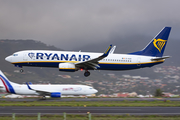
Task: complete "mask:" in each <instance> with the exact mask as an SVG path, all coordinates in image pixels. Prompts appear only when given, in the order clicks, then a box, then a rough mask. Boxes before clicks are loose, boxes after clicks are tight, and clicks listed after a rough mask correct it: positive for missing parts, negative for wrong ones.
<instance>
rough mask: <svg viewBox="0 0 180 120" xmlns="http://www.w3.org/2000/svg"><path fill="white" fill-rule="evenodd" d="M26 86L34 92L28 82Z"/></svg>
mask: <svg viewBox="0 0 180 120" xmlns="http://www.w3.org/2000/svg"><path fill="white" fill-rule="evenodd" d="M26 85H27V87H28V88H29V89H30V90H32V88H31V87H30V86H29V84H28V83H27V82H26Z"/></svg>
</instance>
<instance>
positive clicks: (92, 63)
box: [75, 45, 112, 69]
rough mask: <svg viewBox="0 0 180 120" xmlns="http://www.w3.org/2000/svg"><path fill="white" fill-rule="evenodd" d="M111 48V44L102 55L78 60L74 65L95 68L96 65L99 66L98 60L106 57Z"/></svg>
mask: <svg viewBox="0 0 180 120" xmlns="http://www.w3.org/2000/svg"><path fill="white" fill-rule="evenodd" d="M111 48H112V45H110V46H109V47H108V49H107V50H106V51H105V52H104V54H103V55H101V56H99V57H97V58H94V59H91V60H87V61H83V62H78V63H76V64H75V66H76V67H79V68H81V67H83V68H93V69H97V67H100V66H99V65H98V64H99V62H98V61H100V60H102V59H103V58H105V57H107V56H108V55H109V52H110V50H111Z"/></svg>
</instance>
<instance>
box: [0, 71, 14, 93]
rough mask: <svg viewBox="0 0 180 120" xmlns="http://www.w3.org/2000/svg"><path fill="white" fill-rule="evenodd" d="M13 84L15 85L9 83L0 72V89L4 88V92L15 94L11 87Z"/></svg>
mask: <svg viewBox="0 0 180 120" xmlns="http://www.w3.org/2000/svg"><path fill="white" fill-rule="evenodd" d="M13 84H16V83H13V82H11V81H9V80H8V78H7V77H6V76H5V75H4V74H3V72H2V71H1V70H0V88H5V90H6V92H8V93H14V94H15V91H14V88H13V86H12V85H13Z"/></svg>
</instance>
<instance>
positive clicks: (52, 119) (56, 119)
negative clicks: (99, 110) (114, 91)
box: [0, 115, 180, 120]
mask: <svg viewBox="0 0 180 120" xmlns="http://www.w3.org/2000/svg"><path fill="white" fill-rule="evenodd" d="M15 119H16V120H37V116H22V115H21V116H20V115H18V116H16V117H15ZM88 119H89V118H88V115H67V117H66V120H88ZM179 119H180V116H158V115H148V116H130V115H92V117H91V120H179ZM0 120H12V116H0ZM41 120H64V117H63V116H61V115H43V116H41Z"/></svg>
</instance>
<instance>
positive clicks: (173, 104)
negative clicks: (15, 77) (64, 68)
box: [0, 100, 180, 107]
mask: <svg viewBox="0 0 180 120" xmlns="http://www.w3.org/2000/svg"><path fill="white" fill-rule="evenodd" d="M0 106H71V107H77V106H82V107H90V106H91V107H92V106H93V107H115V106H117V107H153V106H161V107H180V101H170V100H167V101H127V100H124V101H88V102H86V101H80V102H78V101H58V102H57V101H33V102H29V101H23V102H18V101H0Z"/></svg>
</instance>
